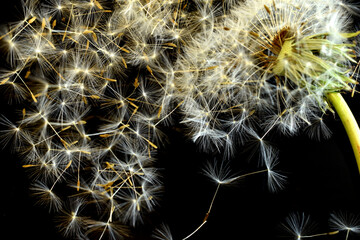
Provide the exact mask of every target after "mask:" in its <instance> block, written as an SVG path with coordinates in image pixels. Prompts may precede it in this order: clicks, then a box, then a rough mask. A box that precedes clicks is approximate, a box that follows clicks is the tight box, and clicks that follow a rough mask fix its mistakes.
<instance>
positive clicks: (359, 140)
mask: <svg viewBox="0 0 360 240" xmlns="http://www.w3.org/2000/svg"><path fill="white" fill-rule="evenodd" d="M328 99H329V100H330V102H331V104H332V105H333V106H334V108H335V110H336V112H337V114H338V115H339V117H340V119H341V121H342V123H343V125H344V127H345V130H346V133H347V135H348V137H349V140H350V143H351V146H352V148H353V151H354V155H355V159H356V162H357V166H358V169H359V172H360V129H359V126H358V124H357V122H356V120H355V118H354V115H353V114H352V112H351V110H350V108H349V106H348V105H347V103H346V102H345V100H344V98H343V97H342V96H341V94H340V93H329V94H328Z"/></svg>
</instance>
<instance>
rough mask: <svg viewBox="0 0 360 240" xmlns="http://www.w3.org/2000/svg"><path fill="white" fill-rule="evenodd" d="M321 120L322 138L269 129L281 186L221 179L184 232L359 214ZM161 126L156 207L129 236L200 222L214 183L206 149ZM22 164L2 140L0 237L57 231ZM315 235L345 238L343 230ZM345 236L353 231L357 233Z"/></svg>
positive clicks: (345, 158)
mask: <svg viewBox="0 0 360 240" xmlns="http://www.w3.org/2000/svg"><path fill="white" fill-rule="evenodd" d="M18 2H19V1H6V2H2V3H1V4H0V22H1V23H6V22H8V21H11V20H13V19H16V16H17V15H18V14H17V13H18V12H21V8H20V7H18V6H20V5H19V4H18ZM15 6H17V7H15ZM0 95H2V94H0ZM348 95H349V94H347V95H346V94H345V98H346V100H347V102H348V103H349V105H350V107H351V108H352V110H353V111H354V115H355V117H356V118H357V119H358V122H360V107H359V104H360V102H359V100H360V97H359V96H358V95H355V97H353V98H351V97H350V96H348ZM0 107H1V110H0V111H1V114H4V115H12V114H13V113H14V112H13V111H14V110H13V108H12V107H10V106H9V105H8V104H7V100H6V96H1V97H0ZM325 121H326V123H327V125H328V126H329V127H330V129H331V130H332V131H333V135H332V137H331V138H330V139H328V140H321V141H315V140H311V139H309V138H308V137H307V136H306V135H305V134H299V135H298V136H294V137H285V136H277V135H272V136H271V140H272V142H273V143H274V144H275V146H276V147H277V148H278V149H279V150H280V155H279V158H280V164H279V166H278V169H280V170H281V171H282V172H283V173H284V174H285V175H286V176H287V177H288V181H287V185H286V188H285V189H284V190H283V191H281V192H279V193H269V192H268V190H267V188H266V184H265V177H262V176H252V177H248V178H246V179H245V180H243V181H242V182H240V183H237V184H235V185H233V186H224V187H221V188H220V191H219V195H218V197H217V199H216V200H215V203H214V206H213V210H212V213H211V215H210V217H209V219H208V223H207V224H205V225H204V227H203V228H202V229H201V230H200V231H199V232H198V233H197V234H195V235H194V236H193V237H192V238H191V239H193V240H195V239H198V240H201V239H210V240H212V239H292V238H291V237H289V234H288V233H287V232H286V231H284V229H283V228H282V227H281V226H280V225H281V223H282V222H284V219H285V218H286V216H288V215H289V213H291V212H305V213H307V214H309V215H310V216H311V219H312V222H314V225H315V227H314V233H321V232H326V231H329V229H328V218H329V214H330V213H331V212H332V211H338V210H342V211H347V212H352V213H355V214H360V181H359V180H360V178H359V173H358V169H357V166H356V163H355V159H354V157H353V152H352V149H351V146H350V143H349V141H348V138H347V135H346V133H345V130H344V129H343V126H342V124H341V122H340V120H339V118H338V117H337V116H334V115H332V114H330V113H329V115H328V116H326V117H325ZM164 131H165V132H166V133H167V135H168V143H167V144H166V145H165V146H163V147H162V148H161V149H160V150H159V153H158V156H157V158H158V161H157V165H158V166H159V168H161V171H162V175H163V178H162V180H163V182H164V192H163V194H162V198H161V200H160V202H159V206H158V208H157V211H155V212H154V213H152V214H151V215H149V217H148V218H145V219H144V222H145V223H144V225H142V226H139V227H138V229H136V232H137V237H136V239H150V238H149V235H150V233H149V232H150V229H152V228H153V226H154V225H157V224H158V223H160V222H161V221H164V222H166V223H168V224H169V226H170V228H171V230H172V232H173V237H174V239H182V238H183V237H185V236H186V235H187V234H189V233H190V232H192V231H193V230H194V229H195V228H196V227H197V226H198V225H199V224H200V223H201V222H202V220H203V218H204V216H205V213H206V211H207V209H208V207H209V204H210V201H211V198H212V195H213V193H214V191H215V189H216V185H215V184H213V183H212V182H211V181H209V179H208V178H206V177H205V176H204V175H203V174H201V168H202V167H203V165H204V164H203V163H204V160H212V159H213V156H211V155H210V154H206V153H201V152H199V150H198V148H197V147H196V145H195V144H194V143H192V142H191V141H190V140H189V139H188V138H187V137H186V136H184V135H183V134H181V133H179V132H178V131H176V129H174V128H170V127H169V128H164ZM244 160H246V154H240V153H239V154H237V155H236V156H234V158H233V160H232V165H233V166H234V167H235V170H234V172H238V171H239V170H241V169H243V170H244V172H246V171H247V170H249V169H246V168H247V166H251V163H250V164H247V162H246V161H244ZM243 162H245V163H246V164H244V165H243ZM21 165H22V163H21V159H20V158H19V157H18V156H16V154H14V153H12V152H11V149H9V147H7V148H5V149H4V150H2V152H1V155H0V184H1V191H0V194H1V198H0V199H1V200H0V201H1V204H0V214H1V220H0V221H1V224H0V230H2V231H1V232H2V233H1V235H3V236H5V238H6V239H25V238H26V239H38V240H43V239H44V240H45V239H53V240H56V239H64V238H63V237H62V235H61V234H59V233H58V229H57V228H56V224H55V223H54V220H53V219H54V216H53V215H52V214H50V213H49V212H48V210H47V209H46V208H44V207H41V206H37V205H35V202H36V201H35V199H34V198H33V197H32V196H30V191H29V190H28V187H29V184H30V180H29V178H28V176H27V174H26V173H25V171H24V169H23V168H22V167H21ZM9 236H11V237H9ZM316 239H345V235H344V234H339V235H337V236H332V237H328V236H327V237H318V238H316ZM349 239H360V235H358V236H356V235H352V236H350V238H349Z"/></svg>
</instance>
